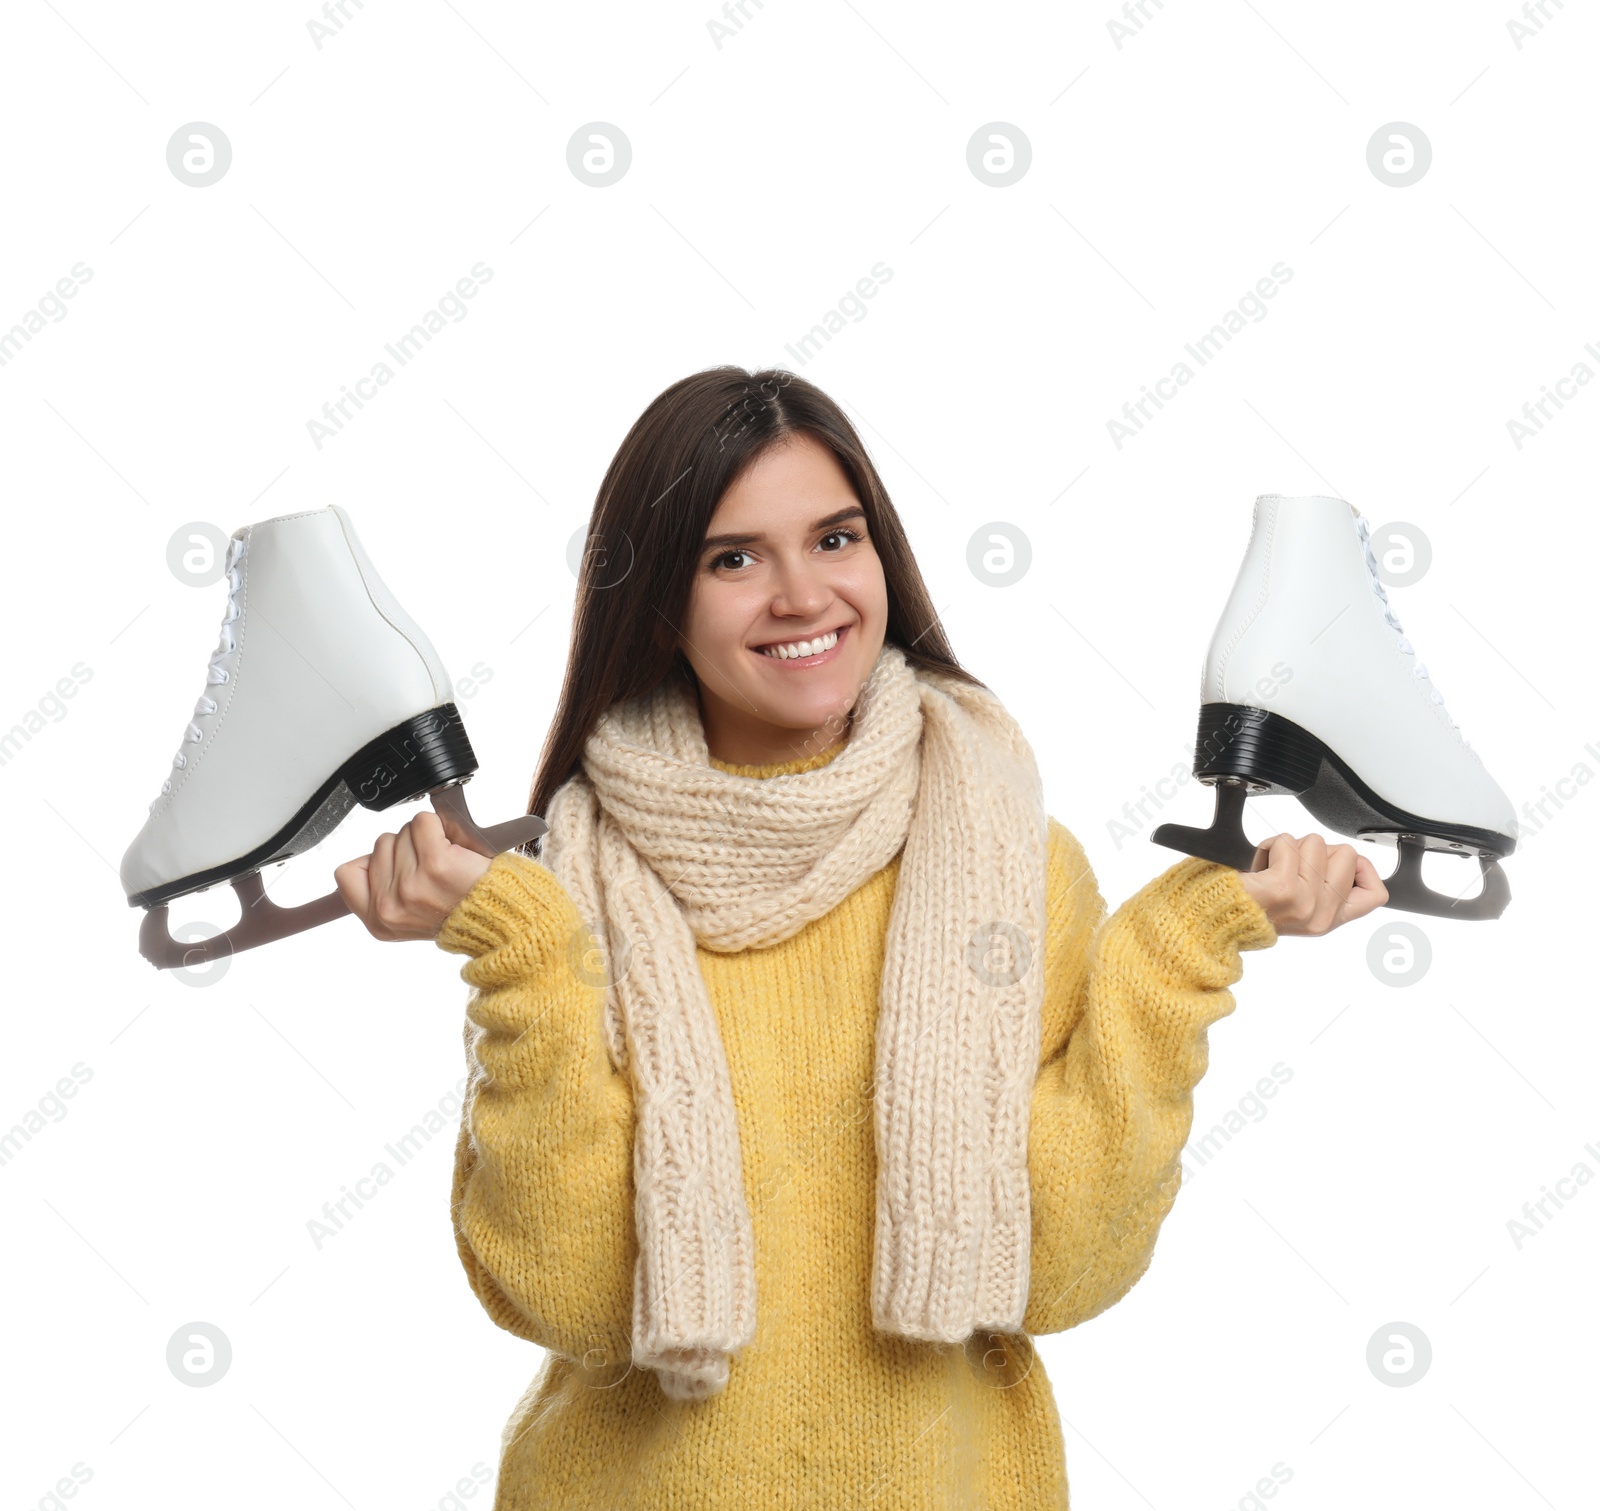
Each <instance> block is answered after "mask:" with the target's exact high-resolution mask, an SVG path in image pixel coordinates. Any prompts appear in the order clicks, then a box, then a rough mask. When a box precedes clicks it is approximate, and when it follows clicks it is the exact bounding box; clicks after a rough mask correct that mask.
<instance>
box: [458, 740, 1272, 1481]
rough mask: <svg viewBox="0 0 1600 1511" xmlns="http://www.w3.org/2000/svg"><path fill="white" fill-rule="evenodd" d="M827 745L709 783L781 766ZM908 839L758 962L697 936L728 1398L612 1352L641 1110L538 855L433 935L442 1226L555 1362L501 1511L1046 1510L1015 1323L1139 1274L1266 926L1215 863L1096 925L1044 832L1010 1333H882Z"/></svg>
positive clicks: (1045, 1392) (1032, 1321)
mask: <svg viewBox="0 0 1600 1511" xmlns="http://www.w3.org/2000/svg"><path fill="white" fill-rule="evenodd" d="M842 748H843V746H842V744H841V745H836V746H834V747H832V749H830V750H828V751H824V752H822V753H821V754H820V755H817V756H812V757H809V758H803V759H801V760H798V761H790V762H785V763H781V764H777V765H766V766H738V765H732V764H728V763H725V762H722V761H715V760H714V761H713V763H712V764H713V765H715V766H717V767H718V768H719V769H720V770H723V771H729V772H734V773H736V774H738V775H743V776H749V777H770V776H777V775H780V774H782V773H785V772H791V771H804V770H809V769H811V768H812V767H815V766H819V765H823V764H825V763H826V762H827V761H829V760H831V759H832V758H833V756H835V755H836V754H838V752H839V750H841V749H842ZM899 865H900V861H899V857H898V856H897V857H896V858H895V859H894V860H892V861H891V862H890V863H889V864H888V865H887V866H885V867H884V868H883V869H882V870H881V871H879V872H878V873H877V874H876V875H875V876H873V877H871V878H869V879H868V880H867V881H866V882H865V883H863V884H862V885H861V886H860V887H859V888H857V890H856V891H855V892H854V893H853V894H852V895H851V896H849V897H848V898H846V899H845V901H844V902H842V903H840V904H839V905H838V906H837V907H836V908H834V909H833V911H832V912H830V913H828V914H826V915H824V916H823V917H821V918H818V919H815V920H814V921H813V922H811V923H810V924H808V925H807V926H806V927H805V928H803V929H802V930H801V931H800V932H799V933H798V934H795V935H794V936H793V937H791V938H789V939H787V940H784V941H783V942H782V943H780V944H777V945H774V946H772V947H770V948H767V949H751V950H745V951H742V952H739V953H736V954H719V953H716V952H713V951H710V950H705V949H697V951H696V954H697V958H698V960H699V964H700V969H701V971H702V972H703V974H704V977H705V981H706V987H707V990H708V993H709V996H710V999H711V1003H712V1006H713V1008H714V1010H715V1012H716V1015H717V1022H718V1026H719V1028H720V1031H721V1034H722V1040H723V1045H724V1048H725V1052H726V1054H727V1060H728V1069H729V1074H730V1076H731V1079H732V1085H733V1093H734V1098H735V1103H736V1107H737V1111H738V1126H739V1141H740V1147H741V1151H742V1155H743V1171H744V1184H745V1194H746V1198H747V1201H748V1204H749V1208H750V1216H751V1221H752V1225H753V1229H754V1234H755V1243H756V1286H757V1308H756V1336H755V1339H754V1341H753V1342H752V1343H751V1344H750V1345H749V1346H748V1347H747V1348H745V1349H744V1350H742V1351H741V1352H739V1353H737V1354H735V1355H734V1356H733V1359H732V1362H731V1365H730V1369H729V1377H728V1384H727V1387H726V1389H725V1390H724V1391H722V1393H720V1394H719V1395H716V1396H713V1397H711V1398H710V1399H708V1400H703V1401H676V1400H673V1399H671V1398H669V1397H667V1396H666V1395H664V1394H663V1392H662V1390H661V1388H660V1385H659V1384H658V1382H657V1380H656V1377H655V1375H654V1373H653V1372H652V1371H650V1370H640V1369H635V1368H634V1367H633V1366H632V1364H631V1362H630V1359H629V1351H630V1350H629V1343H630V1337H631V1326H632V1317H633V1270H634V1258H635V1253H636V1244H635V1240H634V1226H633V1126H632V1124H633V1107H632V1091H631V1088H630V1086H629V1083H628V1081H627V1078H626V1076H625V1075H622V1074H618V1073H617V1072H616V1071H615V1070H614V1069H613V1068H612V1066H611V1063H610V1060H609V1058H608V1056H607V1053H606V1050H605V1047H604V1033H603V1028H602V1024H601V1007H602V1002H603V991H602V987H601V984H600V983H601V981H602V970H601V963H600V961H599V960H598V959H597V957H596V956H595V954H594V953H593V951H592V942H591V941H590V939H589V936H588V933H587V930H586V929H585V928H584V926H583V924H582V923H581V922H580V920H579V917H578V915H577V912H576V910H575V908H574V907H573V904H572V902H571V900H570V898H569V897H568V896H567V894H566V892H565V891H564V890H563V889H562V887H561V885H560V883H559V882H557V881H556V879H555V877H554V876H553V875H552V874H551V872H550V871H549V870H547V869H546V868H544V867H542V866H540V865H537V864H535V863H534V862H532V861H530V860H528V859H527V858H526V857H524V856H520V855H516V854H503V855H499V856H497V857H496V858H495V860H494V862H493V864H492V865H491V866H490V867H489V869H488V871H487V872H485V873H484V875H483V876H482V877H481V878H480V879H479V880H478V882H477V883H476V884H475V885H474V886H473V888H472V890H471V891H470V892H469V893H468V894H467V895H466V896H465V897H464V898H463V899H462V900H461V902H460V904H459V905H458V906H457V907H456V909H455V911H454V912H453V913H452V914H451V915H450V917H449V918H448V919H447V920H446V921H445V924H444V926H443V928H442V929H441V931H440V933H439V935H438V943H439V946H440V947H441V948H442V949H445V950H449V951H452V952H455V953H459V954H463V955H469V956H471V957H472V958H471V960H469V961H468V963H467V964H466V965H464V966H463V967H462V970H461V975H462V979H463V980H464V981H466V982H467V983H468V984H469V985H470V986H472V987H473V988H475V990H474V992H473V994H472V996H471V998H470V999H469V1002H468V1006H467V1021H466V1026H465V1040H466V1049H467V1064H468V1069H469V1071H470V1072H471V1073H472V1084H471V1086H470V1088H469V1091H468V1100H467V1104H466V1108H465V1111H464V1114H463V1118H462V1126H461V1133H460V1137H459V1139H458V1142H457V1146H456V1166H455V1180H454V1185H453V1190H452V1194H451V1215H452V1218H453V1220H454V1223H455V1231H456V1242H457V1247H458V1249H459V1251H460V1254H461V1261H462V1264H463V1265H464V1266H465V1268H466V1273H467V1278H468V1280H469V1281H470V1283H471V1285H472V1289H473V1291H474V1292H475V1294H476V1295H477V1297H478V1299H479V1301H481V1302H482V1304H483V1306H484V1308H485V1310H486V1311H487V1312H488V1314H489V1316H490V1317H491V1318H492V1319H493V1320H494V1321H495V1322H496V1323H498V1324H499V1325H500V1326H501V1327H503V1328H505V1329H506V1330H507V1331H509V1332H511V1333H514V1334H515V1335H516V1336H517V1337H519V1338H525V1339H527V1340H528V1341H529V1342H530V1343H537V1344H538V1345H540V1347H541V1348H544V1349H547V1350H549V1352H548V1353H547V1354H546V1355H545V1357H544V1359H543V1361H542V1367H541V1369H540V1370H539V1373H538V1374H537V1376H536V1377H535V1378H534V1380H533V1381H532V1383H531V1384H530V1385H529V1387H528V1389H527V1390H526V1392H525V1393H524V1394H523V1396H522V1398H521V1400H520V1401H518V1402H517V1405H516V1407H515V1409H514V1410H513V1412H512V1414H511V1418H510V1420H509V1422H508V1423H507V1424H506V1428H505V1432H504V1435H503V1439H502V1447H501V1458H500V1472H499V1482H498V1486H497V1489H496V1493H495V1500H494V1506H493V1511H633V1508H638V1511H646V1508H648V1511H723V1508H739V1511H789V1508H807V1511H811V1508H816V1511H824V1508H825V1511H839V1508H844V1507H864V1508H872V1511H912V1508H915V1511H944V1508H950V1511H954V1508H958V1507H960V1508H969V1507H970V1508H977V1507H980V1506H981V1507H983V1508H985V1511H1043V1508H1046V1507H1049V1508H1053V1511H1065V1508H1066V1507H1067V1478H1066V1465H1065V1455H1064V1450H1063V1442H1062V1435H1061V1426H1060V1420H1059V1418H1058V1416H1057V1414H1056V1407H1055V1400H1054V1397H1053V1396H1052V1394H1051V1390H1050V1382H1049V1380H1048V1378H1047V1377H1046V1374H1045V1371H1044V1368H1043V1366H1042V1364H1040V1363H1039V1361H1038V1360H1037V1358H1036V1357H1035V1354H1034V1351H1033V1348H1032V1346H1031V1344H1030V1342H1029V1335H1037V1334H1042V1333H1053V1332H1060V1331H1061V1330H1063V1329H1064V1328H1069V1327H1073V1326H1076V1325H1077V1324H1078V1323H1080V1322H1084V1321H1086V1320H1087V1319H1089V1318H1090V1317H1094V1316H1097V1315H1098V1314H1099V1313H1101V1312H1103V1311H1105V1309H1106V1308H1107V1307H1109V1306H1111V1305H1112V1304H1113V1303H1114V1302H1116V1301H1118V1300H1120V1299H1121V1298H1122V1297H1123V1296H1124V1295H1126V1294H1127V1292H1128V1290H1129V1289H1130V1288H1131V1287H1132V1286H1133V1284H1134V1283H1135V1282H1136V1281H1137V1280H1138V1279H1139V1278H1140V1276H1141V1275H1143V1274H1144V1272H1145V1270H1146V1268H1147V1267H1148V1266H1149V1264H1150V1260H1151V1256H1152V1253H1153V1249H1154V1245H1155V1241H1156V1233H1157V1230H1158V1228H1159V1227H1160V1224H1161V1222H1162V1221H1163V1220H1164V1218H1165V1217H1166V1215H1167V1212H1168V1211H1169V1210H1170V1209H1171V1206H1172V1203H1173V1201H1174V1199H1175V1198H1176V1196H1177V1193H1178V1186H1179V1183H1180V1180H1181V1169H1180V1165H1179V1153H1180V1151H1181V1149H1182V1148H1183V1145H1184V1143H1185V1141H1186V1140H1187V1138H1188V1135H1189V1128H1190V1123H1191V1121H1192V1118H1193V1114H1194V1103H1193V1090H1194V1087H1195V1085H1196V1084H1197V1083H1198V1082H1199V1080H1200V1078H1201V1076H1202V1075H1204V1074H1205V1070H1206V1064H1207V1057H1208V1045H1207V1039H1206V1030H1207V1028H1208V1026H1209V1025H1210V1024H1212V1023H1214V1022H1215V1021H1216V1020H1217V1019H1219V1018H1222V1017H1225V1016H1226V1015H1227V1014H1228V1013H1230V1012H1232V1011H1233V1007H1234V1002H1233V997H1232V994H1231V993H1230V992H1229V991H1228V990H1227V988H1228V987H1229V986H1230V985H1231V984H1232V983H1233V982H1235V981H1237V980H1238V979H1239V976H1240V974H1241V970H1242V967H1241V963H1240V959H1239V952H1240V951H1241V950H1250V949H1260V948H1263V947H1265V946H1267V945H1270V944H1272V943H1274V942H1275V941H1276V939H1277V935H1276V933H1275V931H1274V930H1273V928H1272V925H1271V923H1270V922H1269V921H1268V919H1267V916H1266V914H1265V913H1263V912H1262V910H1261V908H1260V907H1259V906H1258V905H1257V903H1256V902H1255V901H1254V900H1253V899H1252V898H1251V897H1250V895H1249V894H1248V893H1247V892H1246V891H1245V889H1244V887H1243V886H1242V885H1241V884H1240V882H1239V877H1238V873H1237V872H1236V871H1234V870H1232V869H1231V868H1229V867H1227V866H1221V865H1216V864H1213V863H1211V862H1207V861H1201V860H1195V859H1187V860H1183V861H1180V862H1179V863H1178V864H1176V865H1174V866H1172V867H1171V868H1170V869H1169V870H1167V871H1166V872H1165V873H1164V874H1163V875H1161V876H1159V877H1158V878H1156V880H1154V881H1152V882H1151V883H1150V884H1149V885H1148V886H1146V887H1144V888H1143V890H1141V891H1140V892H1138V893H1137V894H1136V895H1135V896H1134V897H1133V898H1131V899H1130V900H1129V901H1128V902H1126V903H1125V904H1123V906H1122V907H1121V908H1119V909H1118V910H1117V911H1116V912H1115V913H1114V914H1113V915H1111V916H1110V917H1109V918H1107V917H1106V908H1105V903H1104V902H1103V900H1102V898H1101V896H1100V893H1099V890H1098V888H1097V886H1096V884H1095V880H1094V877H1093V874H1092V873H1091V871H1090V869H1089V865H1088V862H1087V860H1086V859H1085V857H1084V853H1083V850H1082V848H1081V846H1080V845H1079V844H1078V842H1077V840H1076V839H1074V838H1073V836H1072V835H1071V834H1070V833H1069V832H1068V831H1067V830H1066V829H1065V828H1063V827H1062V826H1061V825H1060V824H1059V823H1057V822H1056V820H1054V819H1051V820H1050V823H1049V911H1048V929H1047V937H1046V944H1045V989H1044V1003H1043V1032H1042V1042H1041V1045H1040V1068H1039V1076H1038V1081H1037V1084H1036V1089H1035V1091H1034V1096H1033V1103H1032V1111H1031V1124H1030V1132H1029V1142H1028V1166H1029V1178H1030V1191H1031V1204H1032V1267H1031V1288H1030V1291H1029V1300H1028V1308H1027V1313H1026V1315H1025V1317H1024V1319H1023V1326H1024V1332H1023V1333H1021V1334H974V1335H973V1337H972V1338H970V1339H969V1340H968V1341H967V1343H966V1345H965V1346H962V1345H959V1344H957V1345H938V1344H929V1343H922V1342H916V1341H912V1340H907V1339H903V1338H900V1337H898V1336H895V1335H889V1334H883V1333H879V1332H877V1331H875V1330H874V1328H873V1326H872V1320H871V1299H870V1277H871V1271H872V1244H873V1223H874V1212H875V1202H874V1194H875V1185H874V1182H875V1177H876V1172H877V1154H876V1150H875V1147H874V1133H873V1118H872V1103H871V1095H872V1081H873V1067H874V1029H875V1026H876V1019H877V994H878V983H879V976H880V974H881V971H882V966H883V952H884V941H885V937H886V931H887V927H888V919H889V908H890V903H891V902H892V901H893V898H894V891H895V881H896V877H897V874H898V871H899Z"/></svg>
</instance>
